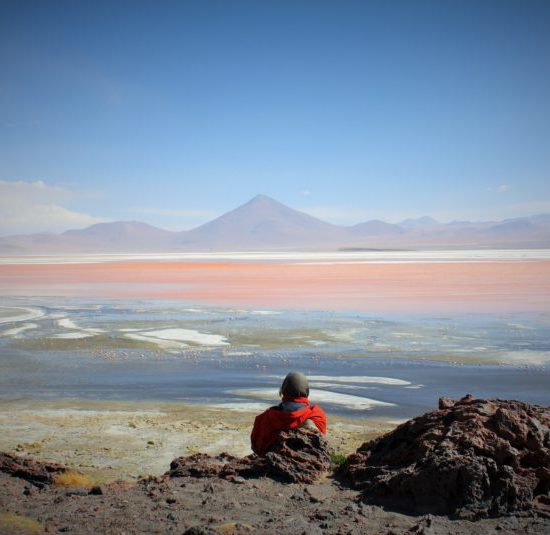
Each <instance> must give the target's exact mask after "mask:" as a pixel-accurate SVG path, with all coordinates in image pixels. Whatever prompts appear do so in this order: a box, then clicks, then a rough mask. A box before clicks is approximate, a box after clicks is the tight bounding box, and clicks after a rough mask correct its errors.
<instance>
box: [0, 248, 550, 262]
mask: <svg viewBox="0 0 550 535" xmlns="http://www.w3.org/2000/svg"><path fill="white" fill-rule="evenodd" d="M549 259H550V249H464V250H450V251H446V250H440V251H337V252H302V251H293V252H276V253H275V252H254V251H251V252H212V253H137V254H132V253H130V254H74V255H64V256H61V255H35V256H11V257H8V256H5V257H2V258H0V264H93V263H101V262H113V261H119V262H120V261H128V260H174V261H177V260H180V261H189V260H260V261H266V260H279V261H281V260H287V261H291V262H302V263H309V264H325V263H327V264H339V263H349V262H352V263H387V264H394V263H416V262H422V263H424V262H429V263H439V262H443V263H445V262H491V261H503V260H506V261H509V260H523V261H525V260H549Z"/></svg>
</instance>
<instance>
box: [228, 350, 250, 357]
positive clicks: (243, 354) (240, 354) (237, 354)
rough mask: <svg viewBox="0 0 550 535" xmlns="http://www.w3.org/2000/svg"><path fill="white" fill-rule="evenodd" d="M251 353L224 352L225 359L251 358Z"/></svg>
mask: <svg viewBox="0 0 550 535" xmlns="http://www.w3.org/2000/svg"><path fill="white" fill-rule="evenodd" d="M253 354H254V353H252V352H251V351H224V352H223V356H224V357H250V356H251V355H253Z"/></svg>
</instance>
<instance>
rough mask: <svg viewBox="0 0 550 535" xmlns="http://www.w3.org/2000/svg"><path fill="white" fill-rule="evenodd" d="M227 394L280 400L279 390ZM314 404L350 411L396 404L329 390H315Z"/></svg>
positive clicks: (240, 390) (243, 391) (241, 390)
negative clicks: (338, 406)
mask: <svg viewBox="0 0 550 535" xmlns="http://www.w3.org/2000/svg"><path fill="white" fill-rule="evenodd" d="M226 393H228V394H233V395H235V396H243V397H251V398H259V399H270V400H273V401H274V402H275V403H276V402H277V401H278V400H279V399H280V397H279V389H278V388H242V389H238V390H227V391H226ZM310 401H311V402H312V403H319V404H323V403H331V404H333V405H341V406H342V407H346V408H348V409H355V410H368V409H372V408H373V407H377V406H378V407H395V404H394V403H386V402H385V401H379V400H376V399H371V398H364V397H361V396H352V395H350V394H340V393H338V392H330V391H328V390H315V391H314V392H312V393H311V395H310Z"/></svg>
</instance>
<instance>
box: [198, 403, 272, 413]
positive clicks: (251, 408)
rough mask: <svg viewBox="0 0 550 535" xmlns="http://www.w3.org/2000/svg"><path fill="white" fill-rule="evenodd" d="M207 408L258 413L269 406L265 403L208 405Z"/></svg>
mask: <svg viewBox="0 0 550 535" xmlns="http://www.w3.org/2000/svg"><path fill="white" fill-rule="evenodd" d="M208 406H209V407H214V408H216V409H224V410H230V411H235V412H253V413H260V412H263V411H265V410H266V409H269V407H271V405H268V404H267V403H246V402H242V403H214V404H213V405H208Z"/></svg>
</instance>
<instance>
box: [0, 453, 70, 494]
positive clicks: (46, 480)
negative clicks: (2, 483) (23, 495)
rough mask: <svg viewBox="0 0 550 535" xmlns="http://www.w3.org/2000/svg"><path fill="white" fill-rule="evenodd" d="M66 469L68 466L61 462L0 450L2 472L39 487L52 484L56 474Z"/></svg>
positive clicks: (0, 468)
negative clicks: (41, 459)
mask: <svg viewBox="0 0 550 535" xmlns="http://www.w3.org/2000/svg"><path fill="white" fill-rule="evenodd" d="M66 471H67V467H66V466H63V465H61V464H57V463H49V462H44V461H37V460H35V459H32V458H30V457H20V456H19V455H12V454H10V453H6V452H0V472H3V473H4V474H8V475H10V476H13V477H19V478H21V479H24V480H25V481H28V482H29V483H32V484H33V485H35V486H36V487H38V488H43V487H44V485H51V484H52V483H53V482H54V479H55V476H56V475H58V474H61V473H63V472H66Z"/></svg>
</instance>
